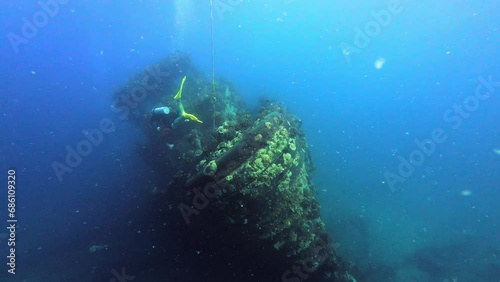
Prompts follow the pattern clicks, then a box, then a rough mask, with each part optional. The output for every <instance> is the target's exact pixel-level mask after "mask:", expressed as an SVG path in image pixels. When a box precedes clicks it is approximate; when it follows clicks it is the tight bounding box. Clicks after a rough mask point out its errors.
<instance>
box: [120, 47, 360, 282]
mask: <svg viewBox="0 0 500 282" xmlns="http://www.w3.org/2000/svg"><path fill="white" fill-rule="evenodd" d="M152 69H156V70H157V71H158V70H159V71H160V72H162V73H163V74H164V75H163V76H162V77H161V78H159V79H157V80H154V83H153V82H150V86H151V87H150V89H149V90H148V91H147V92H146V94H145V95H144V96H146V97H145V98H144V99H143V101H141V102H140V103H137V106H136V107H134V108H132V110H131V113H130V115H129V117H128V119H129V121H130V122H132V123H133V124H134V125H135V126H137V127H138V128H139V129H140V130H141V131H142V132H143V134H144V135H145V136H146V138H145V140H146V141H145V142H144V143H143V144H141V145H140V146H139V147H138V152H139V153H140V155H141V157H142V158H143V160H144V161H145V162H146V163H147V164H148V165H149V166H150V167H151V168H152V169H153V170H154V171H155V172H156V173H157V174H158V182H159V185H158V186H157V187H161V188H159V189H155V191H153V192H154V195H152V197H160V198H161V201H162V203H164V204H163V205H164V207H165V208H162V209H161V210H158V213H160V214H161V215H160V216H162V217H163V218H165V219H166V220H165V221H166V224H165V229H166V232H169V233H170V234H173V238H175V239H176V240H177V241H176V244H177V245H178V246H179V253H178V254H175V255H178V256H183V255H184V254H186V253H191V252H196V253H198V254H199V256H198V258H197V259H198V260H199V261H198V263H193V267H200V264H203V265H204V266H203V267H205V268H206V276H205V277H200V279H205V280H207V281H215V280H213V279H226V280H217V281H305V280H307V281H355V279H354V278H353V276H352V275H351V274H350V273H349V271H348V267H347V266H346V264H345V263H343V262H342V260H341V259H340V258H339V257H338V256H337V255H336V254H335V251H334V250H333V248H332V246H331V242H332V240H331V239H330V238H329V236H328V234H327V233H326V231H325V225H324V223H323V221H322V220H321V218H320V205H319V203H318V201H317V200H316V199H315V188H314V185H313V184H312V180H311V171H312V170H313V164H312V160H311V157H310V154H309V149H308V146H307V141H306V138H305V136H304V133H303V132H302V130H301V128H300V126H301V122H300V120H299V119H298V118H296V117H295V116H293V115H292V114H291V113H289V112H288V111H287V110H286V109H285V107H284V106H283V105H281V104H280V103H278V102H274V103H270V104H268V105H266V106H263V107H262V108H261V109H260V110H259V111H258V113H257V114H251V113H250V110H249V109H247V108H246V106H245V104H244V103H243V102H242V101H241V99H240V98H239V96H238V93H237V90H236V89H235V88H234V87H233V86H232V85H231V83H229V82H228V81H225V80H223V79H219V80H217V82H216V83H212V82H210V81H207V80H206V78H205V76H204V74H202V73H200V72H199V71H197V70H196V68H195V67H194V66H193V65H192V63H191V62H190V59H189V57H188V56H187V55H186V54H179V53H176V54H173V55H171V56H169V57H167V58H165V59H164V60H162V61H161V62H159V63H158V64H156V65H154V66H151V67H149V68H147V69H146V70H145V71H144V72H141V73H139V74H137V75H136V76H135V77H133V78H132V79H131V80H130V82H129V84H128V85H126V86H124V87H123V89H122V90H121V91H119V92H117V93H116V97H123V96H124V95H127V93H131V92H133V87H135V86H136V85H137V84H138V83H143V82H144V81H146V80H153V79H151V72H152ZM167 207H168V208H167ZM195 260H196V259H195Z"/></svg>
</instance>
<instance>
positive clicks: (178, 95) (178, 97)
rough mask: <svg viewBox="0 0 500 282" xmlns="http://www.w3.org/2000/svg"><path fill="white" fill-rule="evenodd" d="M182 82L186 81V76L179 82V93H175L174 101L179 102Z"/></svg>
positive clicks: (182, 86)
mask: <svg viewBox="0 0 500 282" xmlns="http://www.w3.org/2000/svg"><path fill="white" fill-rule="evenodd" d="M184 81H186V76H184V77H183V78H182V82H181V88H179V91H177V94H175V96H174V100H179V99H180V98H181V96H182V88H184Z"/></svg>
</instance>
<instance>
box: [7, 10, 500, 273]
mask: <svg viewBox="0 0 500 282" xmlns="http://www.w3.org/2000/svg"><path fill="white" fill-rule="evenodd" d="M212 4H213V5H214V6H213V10H212V12H213V15H212V21H211V17H210V11H211V10H210V1H195V0H175V1H165V2H164V1H154V0H151V1H127V2H117V1H86V2H76V1H70V0H64V1H63V0H57V1H56V0H41V1H39V2H33V1H15V2H14V1H12V2H8V3H2V4H0V7H1V8H2V9H1V11H2V12H1V14H0V17H1V18H2V24H1V25H0V26H1V33H0V34H2V36H3V37H2V38H3V39H2V40H1V44H2V45H1V49H0V55H1V58H2V63H1V64H0V73H1V74H2V75H1V77H0V81H1V83H2V84H1V85H2V90H3V91H2V96H1V97H2V99H1V100H0V110H1V111H0V113H1V119H0V123H1V124H0V127H1V128H2V134H1V135H0V144H1V147H0V154H1V155H0V162H1V168H2V169H3V171H2V172H1V173H2V174H3V175H4V176H5V177H3V178H2V179H4V183H2V184H0V185H1V187H2V191H3V192H1V194H2V195H1V197H0V199H1V200H0V204H1V206H2V208H0V211H1V212H0V216H1V217H2V219H1V220H2V222H3V223H2V225H4V226H5V227H3V228H2V229H0V230H1V231H0V250H1V253H2V256H1V261H2V264H1V265H3V266H2V267H1V270H0V277H1V281H26V282H32V281H113V280H112V279H118V278H117V277H118V276H120V277H121V278H122V280H124V279H123V275H122V274H123V273H124V271H125V272H127V273H128V275H130V276H134V277H135V278H133V280H135V281H199V280H193V279H194V278H193V276H194V277H196V276H195V274H193V273H195V272H196V270H193V269H188V268H186V269H169V268H168V263H169V261H168V260H164V261H165V262H164V263H163V264H162V261H161V260H162V259H164V258H165V257H168V247H166V246H164V247H162V246H157V245H155V244H154V242H158V238H157V236H159V235H158V234H157V233H155V232H154V231H155V230H156V229H158V228H159V227H158V226H156V225H155V222H154V220H153V219H151V215H150V214H149V213H148V212H149V211H148V209H147V207H148V202H147V201H146V200H145V198H143V197H141V195H143V194H144V189H143V187H145V186H148V187H153V186H155V185H156V184H155V177H156V176H155V173H154V172H153V171H151V170H150V169H149V168H148V167H147V166H146V165H145V164H144V163H143V161H142V160H141V158H140V157H138V156H137V154H136V151H135V150H134V147H135V144H136V143H138V142H140V141H141V140H142V139H143V138H144V137H143V136H141V133H140V132H139V131H138V130H137V129H136V128H135V127H133V126H132V125H130V124H128V123H127V122H124V121H122V120H121V119H120V118H119V116H118V115H117V114H116V112H113V111H112V108H111V105H112V100H113V93H114V92H115V91H117V89H118V88H119V87H121V86H122V85H124V84H125V83H126V82H127V80H128V79H129V78H130V77H131V76H133V75H134V74H136V73H138V72H140V71H142V70H143V69H144V68H145V67H146V66H148V65H151V64H154V63H156V62H157V61H159V60H160V59H162V58H164V57H166V56H168V55H170V54H172V53H173V52H175V51H182V52H188V53H189V54H190V56H191V58H192V60H193V62H194V63H195V65H196V66H197V67H198V68H200V69H201V70H202V71H203V72H205V73H206V75H207V79H209V78H210V77H211V75H212V48H211V47H212V46H213V52H214V61H213V62H214V66H215V68H214V70H215V75H216V77H224V78H226V79H227V80H229V81H231V82H232V83H234V85H235V86H236V87H237V89H238V91H239V92H240V93H241V95H242V97H243V99H244V100H245V101H246V103H247V104H248V105H249V106H250V107H258V105H259V104H258V101H259V99H262V97H265V98H266V99H274V100H278V101H280V102H283V103H284V104H285V105H286V107H287V108H288V109H289V110H290V111H291V112H292V113H293V114H295V115H296V116H298V117H299V118H300V119H301V120H302V121H303V123H302V126H303V130H304V131H305V133H306V137H307V140H308V142H309V145H310V150H311V153H312V157H313V160H314V163H315V167H316V170H315V172H314V173H313V181H314V183H315V186H316V189H317V190H318V195H317V198H318V200H319V201H320V203H321V205H322V210H321V212H322V218H323V220H324V221H325V223H326V227H327V229H328V232H329V234H330V235H331V237H332V240H333V241H334V242H335V244H336V249H337V252H338V253H339V254H340V256H342V257H343V258H344V259H345V260H346V261H350V262H351V263H352V264H353V265H354V266H356V268H357V269H359V271H360V273H362V277H360V278H359V280H358V281H500V243H499V242H500V228H499V226H498V222H499V219H500V209H499V207H498V201H499V199H500V192H499V191H498V188H499V183H500V172H499V170H498V167H499V166H500V133H499V120H500V111H498V109H499V107H500V98H499V95H500V60H499V58H500V49H499V48H498V47H499V46H500V30H499V28H500V20H499V18H498V14H499V13H500V4H499V3H498V1H494V0H485V1H461V2H460V3H456V2H452V1H444V2H440V3H436V2H435V1H403V0H401V1H375V0H371V1H350V2H340V1H319V2H318V3H311V2H308V1H263V0H253V1H230V0H218V1H212ZM211 24H212V26H213V41H211V39H212V37H211V32H212V30H211ZM212 44H213V45H212ZM104 118H106V119H109V120H110V121H111V122H112V123H113V125H114V129H113V130H112V131H111V132H109V133H106V134H105V135H104V138H103V141H102V142H101V143H100V144H99V145H97V146H94V147H93V148H92V149H91V150H92V151H91V152H90V153H89V154H88V156H84V157H83V158H82V160H81V161H80V162H79V163H78V165H77V166H76V167H75V168H73V169H71V171H70V172H69V171H68V172H66V173H64V174H63V175H62V176H61V175H58V174H57V173H55V171H54V168H53V164H54V162H60V163H63V162H64V161H65V157H66V154H67V152H68V151H69V150H73V149H75V148H76V146H77V144H78V143H79V142H80V141H81V140H82V139H83V138H85V134H84V132H88V131H91V130H93V129H97V128H99V127H100V122H101V121H102V120H103V119H104ZM9 170H15V175H16V211H15V216H16V218H17V220H18V222H17V229H16V237H15V239H16V258H17V260H16V274H15V275H13V274H11V273H8V269H9V266H8V265H7V262H8V260H9V258H7V256H8V255H9V253H10V252H9V247H8V242H9V241H8V239H9V236H10V233H9V230H8V229H7V228H6V227H8V226H9V224H8V223H7V219H8V208H7V204H8V184H7V180H6V179H7V175H8V171H9ZM92 247H95V248H92ZM165 265H166V266H165ZM153 268H154V269H166V270H165V271H164V272H162V271H155V272H153V273H154V275H159V276H153V274H151V271H150V269H153ZM127 269H128V270H127ZM148 270H149V271H148ZM158 273H160V274H158ZM129 278H130V277H129ZM130 280H132V278H130ZM114 281H121V280H119V279H118V280H114ZM125 281H129V280H125Z"/></svg>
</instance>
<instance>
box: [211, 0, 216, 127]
mask: <svg viewBox="0 0 500 282" xmlns="http://www.w3.org/2000/svg"><path fill="white" fill-rule="evenodd" d="M210 48H211V49H212V104H213V106H214V108H213V126H214V129H215V101H216V98H215V59H214V57H215V55H214V4H213V0H210Z"/></svg>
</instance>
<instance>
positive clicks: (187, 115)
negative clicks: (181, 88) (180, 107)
mask: <svg viewBox="0 0 500 282" xmlns="http://www.w3.org/2000/svg"><path fill="white" fill-rule="evenodd" d="M182 116H183V117H185V118H188V119H190V120H194V121H196V122H199V123H203V121H201V120H199V119H198V118H197V117H196V116H195V115H192V114H188V113H186V112H182Z"/></svg>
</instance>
